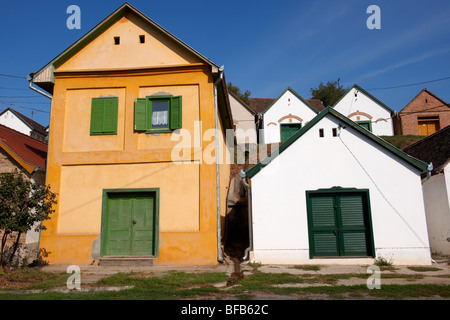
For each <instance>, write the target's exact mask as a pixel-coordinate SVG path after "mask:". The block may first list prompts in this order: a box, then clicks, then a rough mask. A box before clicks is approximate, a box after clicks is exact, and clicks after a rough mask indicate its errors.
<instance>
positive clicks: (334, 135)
mask: <svg viewBox="0 0 450 320" xmlns="http://www.w3.org/2000/svg"><path fill="white" fill-rule="evenodd" d="M333 137H337V129H336V128H333Z"/></svg>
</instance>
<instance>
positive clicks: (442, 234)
mask: <svg viewBox="0 0 450 320" xmlns="http://www.w3.org/2000/svg"><path fill="white" fill-rule="evenodd" d="M423 194H424V198H425V208H426V211H427V223H428V230H429V235H430V246H431V251H432V252H433V253H437V254H442V255H450V242H449V241H448V240H447V239H448V238H450V164H447V166H446V167H445V169H444V171H443V173H440V174H437V175H434V176H431V177H430V179H428V180H427V181H425V183H424V184H423Z"/></svg>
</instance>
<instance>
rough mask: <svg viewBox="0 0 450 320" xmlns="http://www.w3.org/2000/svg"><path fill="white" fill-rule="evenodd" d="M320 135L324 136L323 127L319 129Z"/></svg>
mask: <svg viewBox="0 0 450 320" xmlns="http://www.w3.org/2000/svg"><path fill="white" fill-rule="evenodd" d="M319 137H320V138H323V129H319Z"/></svg>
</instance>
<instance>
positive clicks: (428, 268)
mask: <svg viewBox="0 0 450 320" xmlns="http://www.w3.org/2000/svg"><path fill="white" fill-rule="evenodd" d="M408 269H409V270H412V271H417V272H426V271H441V270H442V269H439V268H434V267H408Z"/></svg>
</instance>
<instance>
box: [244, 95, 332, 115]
mask: <svg viewBox="0 0 450 320" xmlns="http://www.w3.org/2000/svg"><path fill="white" fill-rule="evenodd" d="M276 100H277V99H275V98H248V101H249V102H250V105H249V107H250V109H252V110H253V111H254V112H255V113H263V112H264V111H266V110H267V108H268V107H270V105H271V104H272V103H273V102H274V101H276ZM305 100H306V101H307V102H308V103H309V104H310V105H312V106H313V108H315V109H316V110H317V111H318V112H320V111H322V110H324V109H325V106H324V105H323V103H322V101H321V100H320V99H305Z"/></svg>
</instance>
